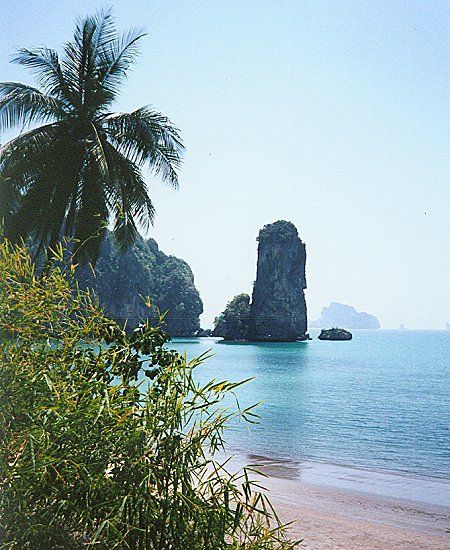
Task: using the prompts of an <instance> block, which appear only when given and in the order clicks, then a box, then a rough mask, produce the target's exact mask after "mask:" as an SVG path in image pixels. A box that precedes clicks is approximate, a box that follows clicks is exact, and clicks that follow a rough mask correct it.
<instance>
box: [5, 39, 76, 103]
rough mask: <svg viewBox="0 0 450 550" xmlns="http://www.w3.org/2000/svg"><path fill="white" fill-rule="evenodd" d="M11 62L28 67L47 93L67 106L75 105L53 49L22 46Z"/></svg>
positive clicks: (71, 92)
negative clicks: (32, 48) (31, 48)
mask: <svg viewBox="0 0 450 550" xmlns="http://www.w3.org/2000/svg"><path fill="white" fill-rule="evenodd" d="M12 62H13V63H17V64H18V65H22V66H24V67H28V68H30V69H31V70H32V71H33V73H34V74H35V76H36V79H37V81H38V83H39V84H40V85H41V86H43V88H44V90H45V92H46V93H47V94H49V95H53V96H56V97H57V98H59V99H60V100H61V101H64V103H65V104H66V105H67V106H74V105H75V97H74V94H73V91H72V90H71V89H70V85H69V82H68V81H67V79H66V77H65V75H64V73H63V70H62V68H61V64H60V62H59V57H58V53H57V52H56V51H55V50H52V49H50V48H45V47H44V48H36V49H34V50H29V49H27V48H22V49H20V50H19V53H18V54H17V56H16V57H15V58H14V59H13V60H12Z"/></svg>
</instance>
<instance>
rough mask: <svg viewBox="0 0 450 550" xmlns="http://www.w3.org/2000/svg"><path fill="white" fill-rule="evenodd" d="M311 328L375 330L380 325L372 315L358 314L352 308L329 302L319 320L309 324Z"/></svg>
mask: <svg viewBox="0 0 450 550" xmlns="http://www.w3.org/2000/svg"><path fill="white" fill-rule="evenodd" d="M310 326H312V327H317V328H329V327H335V326H339V327H342V328H348V329H360V328H365V329H377V328H380V323H379V321H378V319H377V318H376V317H375V316H374V315H370V314H369V313H365V312H363V311H362V312H359V311H356V309H355V308H354V307H352V306H347V305H345V304H339V303H338V302H331V304H330V305H329V307H324V308H323V309H322V314H321V316H320V319H318V320H317V321H314V322H313V323H311V325H310Z"/></svg>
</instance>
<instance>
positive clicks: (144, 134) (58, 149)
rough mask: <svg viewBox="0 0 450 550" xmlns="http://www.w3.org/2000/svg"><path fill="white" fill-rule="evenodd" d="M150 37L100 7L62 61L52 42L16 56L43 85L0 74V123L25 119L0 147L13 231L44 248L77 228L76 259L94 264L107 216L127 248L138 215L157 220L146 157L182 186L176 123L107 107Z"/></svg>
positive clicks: (2, 188)
mask: <svg viewBox="0 0 450 550" xmlns="http://www.w3.org/2000/svg"><path fill="white" fill-rule="evenodd" d="M143 36H144V33H143V32H142V31H141V30H139V29H135V30H131V31H129V32H128V33H125V34H123V35H119V34H118V32H117V31H116V28H115V26H114V22H113V20H112V18H111V15H110V13H109V12H101V13H98V14H96V15H93V16H89V17H87V18H86V19H84V20H82V21H80V22H78V24H77V26H76V29H75V33H74V38H73V41H72V42H69V43H68V44H66V46H65V47H64V56H63V58H62V59H61V60H60V59H59V57H58V54H57V52H56V51H54V50H51V49H48V48H46V47H44V48H38V49H34V50H28V49H21V50H20V51H19V53H18V55H17V57H16V58H15V59H14V60H13V62H15V63H18V64H19V65H23V66H25V67H28V68H30V69H31V70H32V71H34V73H35V75H36V76H37V81H38V85H39V86H40V87H41V89H37V88H34V87H31V86H28V85H26V84H19V83H15V82H3V83H0V131H4V130H8V129H10V128H11V127H14V126H17V125H20V126H22V128H21V133H20V134H19V135H18V136H17V137H15V138H14V139H12V140H11V141H9V143H7V144H6V145H4V146H3V147H2V148H1V149H0V202H1V203H2V204H1V205H0V215H1V214H2V213H3V216H4V218H5V220H4V223H5V228H4V232H5V234H6V235H8V236H9V237H10V238H12V239H17V238H19V237H23V238H26V237H30V236H31V237H32V238H33V239H34V241H35V242H37V243H38V250H39V251H40V250H42V248H43V247H45V246H53V245H54V244H55V243H57V242H58V241H59V240H61V238H62V237H70V238H71V239H73V240H74V241H75V242H76V243H84V244H83V246H79V247H78V260H79V261H86V260H88V259H90V260H93V262H94V263H95V261H96V258H97V257H98V254H99V250H100V245H101V242H102V239H103V236H104V234H105V231H106V227H107V225H108V223H112V224H113V231H114V235H115V237H116V240H117V243H118V245H119V246H120V247H121V248H122V249H125V248H126V247H127V246H128V245H129V244H131V243H132V242H133V241H134V239H135V238H136V236H137V233H138V230H137V224H138V223H140V224H141V225H143V226H144V229H146V228H148V225H149V224H150V223H151V222H152V221H153V217H154V213H155V211H154V207H153V204H152V201H151V200H150V198H149V196H148V192H147V186H146V183H145V181H144V179H143V175H142V169H143V167H144V165H146V164H147V165H148V166H149V167H150V168H151V169H152V171H153V173H154V174H157V175H159V176H161V178H162V179H163V180H164V181H166V182H168V183H169V184H171V185H172V186H174V187H177V185H178V176H177V169H178V167H179V164H180V158H181V154H182V151H183V145H182V142H181V140H180V135H179V132H178V130H177V128H175V127H174V126H173V125H172V124H171V122H170V121H169V120H168V119H167V118H166V117H165V116H163V115H162V114H160V113H158V112H156V111H154V110H153V109H151V108H150V107H148V106H146V107H141V108H140V109H137V110H135V111H133V112H131V113H113V112H111V111H110V108H111V104H112V103H113V101H114V99H115V98H116V97H117V95H118V92H119V88H120V85H121V84H122V82H123V81H124V79H125V77H126V74H127V71H128V69H129V67H130V65H131V64H132V63H133V61H134V60H135V58H136V55H137V53H138V43H139V41H140V40H141V38H142V37H143ZM25 127H27V131H24V128H25Z"/></svg>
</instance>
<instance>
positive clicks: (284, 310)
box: [248, 220, 307, 342]
mask: <svg viewBox="0 0 450 550" xmlns="http://www.w3.org/2000/svg"><path fill="white" fill-rule="evenodd" d="M257 240H258V265H257V273H256V281H255V284H254V287H253V294H252V303H251V308H250V319H249V327H248V339H249V340H254V341H267V342H289V341H295V340H304V339H306V338H307V335H306V331H307V320H306V301H305V294H304V289H305V288H306V276H305V263H306V247H305V244H304V243H303V242H302V240H301V239H300V237H299V236H298V233H297V229H296V227H295V226H294V224H293V223H291V222H287V221H284V220H282V221H277V222H275V223H272V224H268V225H265V226H264V227H263V229H261V231H260V232H259V236H258V239H257Z"/></svg>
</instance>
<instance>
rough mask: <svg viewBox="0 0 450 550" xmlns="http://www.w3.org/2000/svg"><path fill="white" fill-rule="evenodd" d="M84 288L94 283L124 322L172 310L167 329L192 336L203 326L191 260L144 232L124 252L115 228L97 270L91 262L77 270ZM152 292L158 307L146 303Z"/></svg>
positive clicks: (114, 314) (108, 306)
mask: <svg viewBox="0 0 450 550" xmlns="http://www.w3.org/2000/svg"><path fill="white" fill-rule="evenodd" d="M76 278H77V279H78V281H79V283H80V286H81V287H82V288H87V287H89V288H92V289H93V290H94V291H95V292H96V294H97V296H98V298H99V301H100V304H101V305H103V306H104V307H105V311H106V313H107V314H108V315H109V316H110V317H113V318H115V319H117V320H118V321H120V322H122V321H124V320H127V321H128V326H129V327H130V328H132V327H133V326H136V325H137V324H138V323H139V322H140V321H141V319H145V318H147V317H150V318H152V317H153V318H154V317H156V313H155V308H154V306H157V307H158V308H159V309H160V310H161V312H164V311H166V310H168V314H167V316H166V319H165V320H166V324H165V330H166V331H167V332H168V333H169V334H170V335H171V336H191V335H194V334H195V333H196V331H197V330H198V329H199V328H200V321H199V315H200V314H201V313H202V311H203V304H202V301H201V299H200V295H199V293H198V291H197V289H196V288H195V285H194V276H193V274H192V271H191V268H190V267H189V265H188V264H187V263H186V262H185V261H184V260H181V259H180V258H176V257H175V256H167V255H166V254H164V253H163V252H161V250H160V249H159V247H158V245H157V243H156V241H154V240H153V239H148V240H144V239H143V238H142V237H139V238H138V239H137V241H136V242H135V243H134V244H133V245H131V246H130V247H129V248H128V250H127V251H126V252H125V254H121V253H120V252H119V251H118V250H117V248H116V246H115V244H114V240H113V237H112V235H111V233H108V234H107V236H106V238H105V240H104V241H103V244H102V248H101V252H100V256H99V259H98V261H97V264H96V266H95V270H94V272H93V271H92V270H91V269H90V268H89V267H88V266H86V267H82V268H79V269H78V270H77V272H76ZM146 296H149V297H150V299H151V302H152V304H153V306H152V308H151V309H150V310H149V308H148V307H147V306H146V305H145V302H144V299H143V298H144V297H146Z"/></svg>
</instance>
